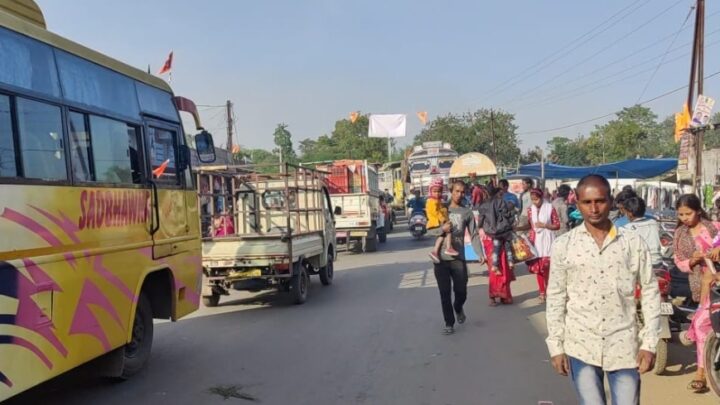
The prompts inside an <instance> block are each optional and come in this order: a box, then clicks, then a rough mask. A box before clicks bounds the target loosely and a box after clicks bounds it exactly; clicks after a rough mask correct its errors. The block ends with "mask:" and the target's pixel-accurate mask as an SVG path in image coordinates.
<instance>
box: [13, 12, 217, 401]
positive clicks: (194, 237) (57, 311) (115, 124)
mask: <svg viewBox="0 0 720 405" xmlns="http://www.w3.org/2000/svg"><path fill="white" fill-rule="evenodd" d="M196 142H197V143H198V145H197V148H198V152H202V153H203V154H205V153H207V155H206V156H210V158H209V159H208V160H211V159H212V158H213V156H214V150H213V149H212V138H211V137H210V136H209V134H207V133H206V132H203V133H202V134H201V135H199V136H198V137H196ZM189 161H190V149H189V147H188V146H187V143H186V140H185V135H184V133H183V129H182V126H181V120H180V117H179V112H178V108H177V107H176V104H175V102H174V98H173V94H172V90H171V89H170V87H169V86H168V85H167V84H166V83H165V82H164V81H163V80H161V79H159V78H157V77H154V76H152V75H150V74H148V73H145V72H143V71H141V70H138V69H135V68H132V67H130V66H128V65H125V64H123V63H121V62H118V61H116V60H114V59H111V58H110V57H108V56H105V55H102V54H100V53H98V52H95V51H93V50H90V49H88V48H86V47H83V46H81V45H78V44H77V43H74V42H71V41H69V40H67V39H65V38H62V37H60V36H58V35H55V34H53V33H51V32H48V31H47V30H46V29H45V26H44V19H43V16H42V13H41V12H40V10H39V8H38V7H37V5H36V4H35V3H34V2H33V1H31V0H0V190H1V192H0V235H2V236H1V238H0V400H3V399H6V398H9V397H11V396H13V395H16V394H18V393H20V392H22V391H23V390H26V389H28V388H30V387H32V386H34V385H36V384H39V383H40V382H43V381H45V380H48V379H50V378H52V377H54V376H57V375H58V374H61V373H63V372H65V371H67V370H70V369H72V368H74V367H76V366H78V365H80V364H83V363H85V362H87V361H89V360H91V359H94V358H97V357H99V356H102V355H106V356H107V357H104V359H107V360H108V361H101V362H99V363H103V364H104V365H105V367H106V368H105V369H104V370H103V372H104V373H106V374H109V375H112V376H116V377H120V378H126V377H128V376H130V375H132V374H134V373H137V372H138V371H139V370H140V369H141V368H142V367H143V366H144V365H145V364H146V362H147V361H148V358H149V356H150V349H151V345H152V337H153V319H158V318H161V319H171V320H176V319H178V318H181V317H183V316H184V315H187V314H189V313H191V312H193V311H195V310H196V309H197V308H198V306H199V302H200V287H201V274H202V272H201V257H200V255H201V248H200V230H199V220H198V205H197V195H196V193H195V191H194V186H193V177H192V175H191V171H190V162H189Z"/></svg>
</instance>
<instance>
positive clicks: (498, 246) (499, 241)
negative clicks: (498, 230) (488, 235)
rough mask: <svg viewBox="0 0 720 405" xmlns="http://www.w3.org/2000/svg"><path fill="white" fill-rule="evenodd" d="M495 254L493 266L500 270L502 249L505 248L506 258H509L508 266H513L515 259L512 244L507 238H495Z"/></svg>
mask: <svg viewBox="0 0 720 405" xmlns="http://www.w3.org/2000/svg"><path fill="white" fill-rule="evenodd" d="M492 242H493V252H492V266H493V267H496V268H500V252H501V251H502V248H503V247H504V248H505V257H506V258H507V262H508V264H513V262H514V261H515V258H514V257H513V252H512V244H511V243H510V239H509V238H506V237H502V238H497V237H495V238H493V240H492Z"/></svg>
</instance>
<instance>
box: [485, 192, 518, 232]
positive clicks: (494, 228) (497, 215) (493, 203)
mask: <svg viewBox="0 0 720 405" xmlns="http://www.w3.org/2000/svg"><path fill="white" fill-rule="evenodd" d="M513 222H514V221H513V213H512V210H511V209H510V206H509V205H508V204H507V202H506V201H505V200H503V199H499V198H493V199H492V200H490V201H488V202H486V203H485V204H483V206H482V207H481V209H480V226H482V229H483V231H485V233H486V234H487V235H488V236H491V237H505V236H507V235H509V234H510V233H512V231H513Z"/></svg>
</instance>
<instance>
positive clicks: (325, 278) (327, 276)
mask: <svg viewBox="0 0 720 405" xmlns="http://www.w3.org/2000/svg"><path fill="white" fill-rule="evenodd" d="M318 274H319V275H320V282H321V283H322V285H330V284H332V282H333V276H334V275H335V267H334V266H333V260H332V255H331V254H329V255H328V259H327V264H326V265H325V267H321V268H320V272H319V273H318Z"/></svg>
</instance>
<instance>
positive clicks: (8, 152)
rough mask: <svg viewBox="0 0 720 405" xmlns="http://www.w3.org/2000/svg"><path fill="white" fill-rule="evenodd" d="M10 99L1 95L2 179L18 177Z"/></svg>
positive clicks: (0, 173) (0, 150) (0, 154)
mask: <svg viewBox="0 0 720 405" xmlns="http://www.w3.org/2000/svg"><path fill="white" fill-rule="evenodd" d="M16 176H17V166H16V164H15V142H14V141H13V132H12V120H11V116H10V97H7V96H2V95H0V177H16Z"/></svg>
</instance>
